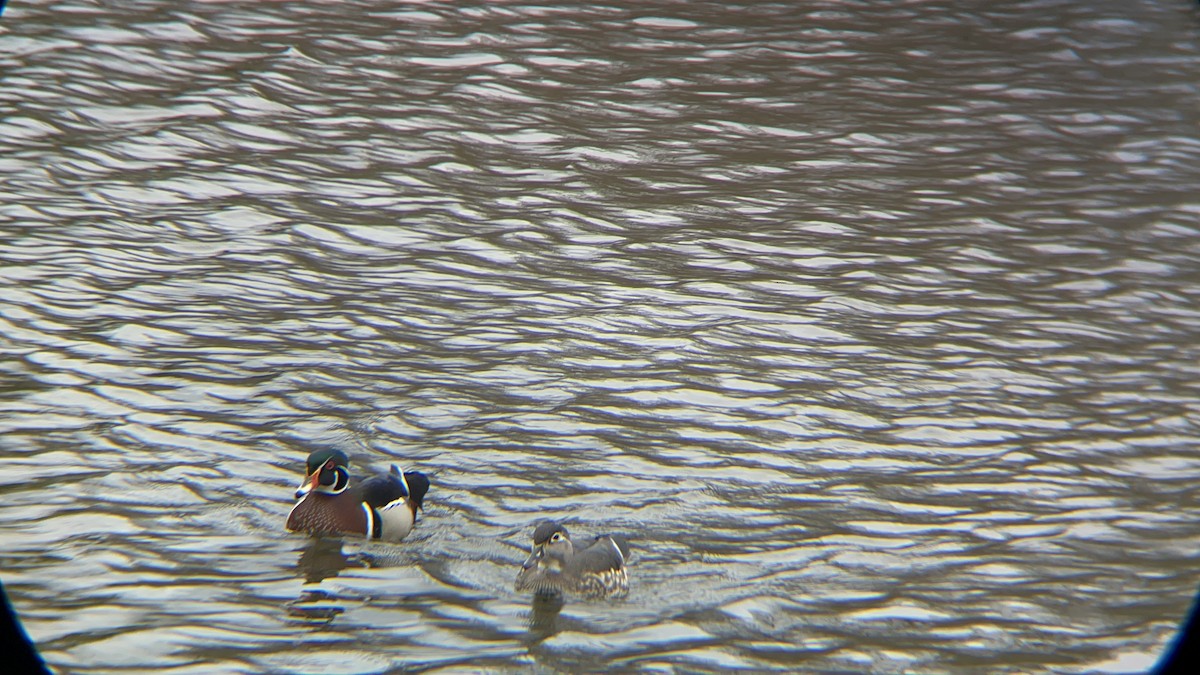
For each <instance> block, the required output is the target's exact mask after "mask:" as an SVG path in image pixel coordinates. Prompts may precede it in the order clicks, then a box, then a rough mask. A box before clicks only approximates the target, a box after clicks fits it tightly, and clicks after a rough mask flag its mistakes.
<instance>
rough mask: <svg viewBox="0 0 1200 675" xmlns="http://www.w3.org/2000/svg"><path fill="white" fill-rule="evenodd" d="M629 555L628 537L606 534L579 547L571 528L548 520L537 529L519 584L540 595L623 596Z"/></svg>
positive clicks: (519, 589)
mask: <svg viewBox="0 0 1200 675" xmlns="http://www.w3.org/2000/svg"><path fill="white" fill-rule="evenodd" d="M628 558H629V544H628V543H627V542H626V541H625V538H624V537H620V536H615V535H610V534H602V535H600V536H598V537H596V538H595V539H593V540H591V541H590V542H588V543H587V545H586V546H583V547H580V548H576V547H575V544H574V543H573V542H572V541H571V538H570V535H569V534H568V533H567V528H565V527H563V526H562V525H561V524H560V523H556V522H544V523H542V524H540V525H538V526H537V528H536V529H535V530H534V531H533V550H532V552H531V553H530V554H529V558H528V559H526V560H525V563H524V564H523V565H522V566H521V571H520V572H519V573H518V574H517V583H516V588H517V590H518V591H533V592H534V593H537V594H540V595H559V594H562V593H570V594H573V595H579V596H582V597H584V598H588V599H597V598H615V597H621V596H623V595H625V594H626V593H628V592H629V575H628V573H627V572H626V570H625V567H626V561H627V560H628Z"/></svg>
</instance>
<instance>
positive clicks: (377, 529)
mask: <svg viewBox="0 0 1200 675" xmlns="http://www.w3.org/2000/svg"><path fill="white" fill-rule="evenodd" d="M349 464H350V460H349V459H348V458H347V457H346V453H344V452H342V451H341V450H317V451H316V452H314V453H312V454H311V455H309V456H308V462H307V469H308V473H307V474H306V476H305V478H304V482H302V483H300V487H299V489H297V490H296V498H297V499H298V500H299V501H297V502H296V505H295V506H293V507H292V512H291V513H289V514H288V519H287V529H289V530H292V531H293V532H296V531H304V532H311V533H316V534H357V535H360V536H363V537H366V538H368V539H380V540H383V541H400V540H401V539H403V538H405V537H406V536H408V533H409V532H412V529H413V525H415V524H416V522H417V509H418V508H423V507H422V504H421V503H422V502H423V501H424V499H425V493H426V492H428V491H429V479H428V478H426V477H425V474H423V473H421V472H419V471H404V472H401V471H400V470H399V469H397V468H396V465H394V464H393V465H392V470H391V472H390V473H387V474H384V475H381V476H373V477H371V478H368V479H367V480H365V481H363V482H362V483H360V484H358V485H355V486H353V487H351V485H350V471H349V469H348V468H347V467H348V466H349Z"/></svg>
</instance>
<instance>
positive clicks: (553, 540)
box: [550, 532, 563, 542]
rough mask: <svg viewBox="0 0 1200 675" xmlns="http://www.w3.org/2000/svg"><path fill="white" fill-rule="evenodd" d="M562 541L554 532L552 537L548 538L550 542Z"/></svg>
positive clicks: (560, 536) (559, 535)
mask: <svg viewBox="0 0 1200 675" xmlns="http://www.w3.org/2000/svg"><path fill="white" fill-rule="evenodd" d="M562 539H563V537H562V535H561V534H559V533H557V532H555V533H554V535H553V536H551V537H550V541H552V542H555V541H562Z"/></svg>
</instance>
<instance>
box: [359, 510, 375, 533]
mask: <svg viewBox="0 0 1200 675" xmlns="http://www.w3.org/2000/svg"><path fill="white" fill-rule="evenodd" d="M362 508H363V513H365V514H367V539H370V538H371V533H372V532H374V531H375V514H374V513H371V505H370V504H368V503H366V502H363V503H362Z"/></svg>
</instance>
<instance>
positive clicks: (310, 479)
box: [296, 469, 321, 499]
mask: <svg viewBox="0 0 1200 675" xmlns="http://www.w3.org/2000/svg"><path fill="white" fill-rule="evenodd" d="M320 480H321V470H320V469H317V470H316V471H314V472H312V473H311V474H309V475H307V476H305V477H304V480H302V481H300V485H299V486H298V487H297V488H296V499H304V496H305V495H307V494H308V493H310V492H312V491H313V488H315V487H317V482H318V481H320Z"/></svg>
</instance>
